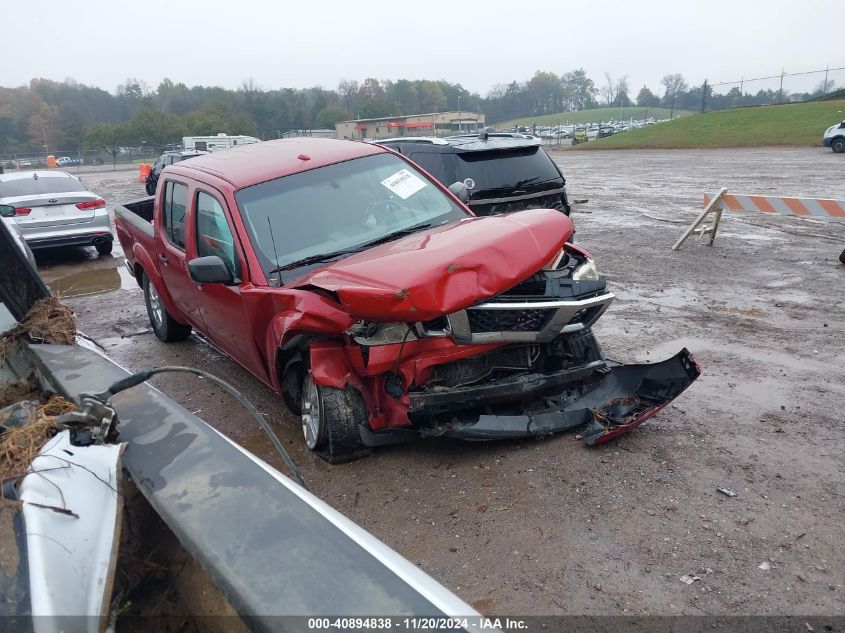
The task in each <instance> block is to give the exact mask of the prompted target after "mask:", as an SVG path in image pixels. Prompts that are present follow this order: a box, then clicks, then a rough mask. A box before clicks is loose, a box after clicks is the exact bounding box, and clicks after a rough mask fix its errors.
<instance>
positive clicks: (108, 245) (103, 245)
mask: <svg viewBox="0 0 845 633" xmlns="http://www.w3.org/2000/svg"><path fill="white" fill-rule="evenodd" d="M113 247H114V242H113V241H112V240H106V241H105V242H100V243H99V244H94V248H96V249H97V253H98V254H99V255H110V254H111V251H112V248H113Z"/></svg>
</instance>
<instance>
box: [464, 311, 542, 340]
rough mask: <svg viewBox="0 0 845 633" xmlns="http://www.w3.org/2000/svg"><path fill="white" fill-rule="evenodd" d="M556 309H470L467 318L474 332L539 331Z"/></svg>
mask: <svg viewBox="0 0 845 633" xmlns="http://www.w3.org/2000/svg"><path fill="white" fill-rule="evenodd" d="M554 312H555V310H554V309H534V310H485V309H469V310H467V318H468V319H469V328H470V330H471V331H472V332H473V333H476V334H480V333H482V332H538V331H540V330H542V329H543V327H544V326H545V325H546V323H548V322H549V319H551V318H552V316H553V315H554Z"/></svg>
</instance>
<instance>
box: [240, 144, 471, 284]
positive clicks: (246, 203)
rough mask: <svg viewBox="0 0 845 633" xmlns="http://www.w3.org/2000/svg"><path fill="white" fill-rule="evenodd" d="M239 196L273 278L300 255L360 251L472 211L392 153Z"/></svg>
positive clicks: (256, 187)
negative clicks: (379, 242)
mask: <svg viewBox="0 0 845 633" xmlns="http://www.w3.org/2000/svg"><path fill="white" fill-rule="evenodd" d="M235 198H236V200H237V202H238V206H239V207H240V211H241V215H242V217H243V219H244V223H245V224H246V227H247V230H248V232H249V237H250V240H251V241H252V244H253V246H254V247H255V250H256V253H257V255H258V258H259V260H260V262H261V266H262V268H263V269H264V272H265V273H266V274H267V275H268V277H271V276H272V274H273V273H274V272H275V271H276V270H278V269H280V268H285V267H293V265H294V264H295V263H296V262H299V261H301V260H305V259H312V258H315V257H320V256H321V255H330V254H340V253H339V252H340V251H344V252H346V251H354V250H355V249H356V248H362V247H365V245H367V244H370V243H372V242H375V241H378V240H380V239H383V238H387V237H388V236H391V234H393V233H397V232H401V231H405V230H407V229H413V228H415V227H419V228H420V229H422V228H425V227H427V226H437V225H440V224H446V223H447V222H453V221H455V220H461V219H464V218H466V217H467V214H466V212H465V211H464V210H462V209H461V208H460V207H459V206H458V205H456V204H455V203H454V202H452V200H451V199H450V198H449V197H448V196H446V195H445V194H444V193H443V192H442V191H441V190H440V189H439V188H437V187H435V186H434V185H433V184H432V183H431V182H430V181H429V180H428V179H427V178H425V177H424V176H423V175H422V174H420V172H419V171H417V170H416V169H414V168H413V167H412V166H410V165H409V164H408V163H406V162H405V161H403V160H402V159H400V158H398V157H396V156H394V155H392V154H377V155H375V156H367V157H365V158H358V159H355V160H351V161H347V162H344V163H338V164H335V165H329V166H327V167H321V168H318V169H312V170H311V171H306V172H303V173H300V174H294V175H291V176H284V177H282V178H277V179H275V180H270V181H268V182H264V183H261V184H258V185H253V186H251V187H247V188H245V189H241V190H240V191H238V192H237V194H235ZM423 225H425V226H423ZM344 254H345V253H344Z"/></svg>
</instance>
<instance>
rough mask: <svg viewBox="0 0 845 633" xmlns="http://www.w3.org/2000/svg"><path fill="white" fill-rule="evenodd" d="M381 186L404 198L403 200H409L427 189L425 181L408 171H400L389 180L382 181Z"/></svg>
mask: <svg viewBox="0 0 845 633" xmlns="http://www.w3.org/2000/svg"><path fill="white" fill-rule="evenodd" d="M381 184H382V185H384V186H385V187H387V188H388V189H389V190H390V191H392V192H393V193H395V194H396V195H397V196H399V197H400V198H402V200H407V199H408V198H410V197H411V196H413V195H414V194H415V193H416V192H418V191H419V190H420V189H423V188H424V187H425V181H424V180H423V179H422V178H419V177H418V176H415V175H414V174H412V173H411V172H409V171H408V170H407V169H400V170H399V171H397V172H396V173H395V174H393V175H392V176H390V177H389V178H385V179H384V180H382V181H381Z"/></svg>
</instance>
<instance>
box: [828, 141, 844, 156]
mask: <svg viewBox="0 0 845 633" xmlns="http://www.w3.org/2000/svg"><path fill="white" fill-rule="evenodd" d="M830 149H832V150H833V151H834V153H836V154H841V153H843V152H845V138H837V139H835V140H834V141H833V143H831V144H830Z"/></svg>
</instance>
